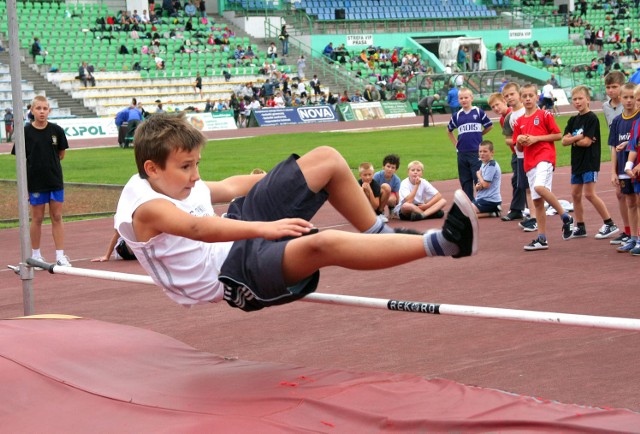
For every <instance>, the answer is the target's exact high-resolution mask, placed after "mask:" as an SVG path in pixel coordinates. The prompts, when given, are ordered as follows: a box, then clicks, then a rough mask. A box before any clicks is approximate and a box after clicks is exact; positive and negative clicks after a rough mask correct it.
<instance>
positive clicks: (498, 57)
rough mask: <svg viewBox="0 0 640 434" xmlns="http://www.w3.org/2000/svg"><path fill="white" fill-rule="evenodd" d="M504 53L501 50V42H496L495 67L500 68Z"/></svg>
mask: <svg viewBox="0 0 640 434" xmlns="http://www.w3.org/2000/svg"><path fill="white" fill-rule="evenodd" d="M503 58H504V53H503V52H502V44H500V43H498V44H496V69H502V59H503Z"/></svg>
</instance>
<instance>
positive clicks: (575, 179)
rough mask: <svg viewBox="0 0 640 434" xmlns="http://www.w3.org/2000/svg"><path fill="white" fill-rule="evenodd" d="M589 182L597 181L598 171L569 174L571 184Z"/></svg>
mask: <svg viewBox="0 0 640 434" xmlns="http://www.w3.org/2000/svg"><path fill="white" fill-rule="evenodd" d="M591 182H598V172H584V173H577V174H575V175H574V174H573V173H572V174H571V185H581V184H589V183H591Z"/></svg>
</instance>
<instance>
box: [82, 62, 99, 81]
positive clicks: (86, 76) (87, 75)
mask: <svg viewBox="0 0 640 434" xmlns="http://www.w3.org/2000/svg"><path fill="white" fill-rule="evenodd" d="M78 79H79V80H80V81H81V82H82V85H83V86H84V87H87V82H89V83H91V86H95V85H96V79H95V77H94V76H93V74H92V73H91V70H90V69H89V67H88V66H87V62H82V65H80V67H79V68H78Z"/></svg>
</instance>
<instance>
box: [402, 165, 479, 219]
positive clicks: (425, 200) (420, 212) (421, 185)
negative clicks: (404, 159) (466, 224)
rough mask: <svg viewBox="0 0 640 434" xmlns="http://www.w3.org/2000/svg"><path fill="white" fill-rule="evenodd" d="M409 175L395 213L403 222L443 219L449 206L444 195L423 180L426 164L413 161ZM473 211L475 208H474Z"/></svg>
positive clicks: (403, 183) (408, 168)
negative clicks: (446, 206) (445, 209)
mask: <svg viewBox="0 0 640 434" xmlns="http://www.w3.org/2000/svg"><path fill="white" fill-rule="evenodd" d="M407 172H408V175H409V176H407V177H406V178H405V179H403V180H402V183H401V184H400V198H399V202H398V205H397V206H396V209H395V210H394V213H396V214H397V215H398V217H400V219H401V220H411V221H417V220H424V219H428V218H442V217H444V211H442V208H444V206H445V205H446V204H447V201H446V199H445V198H443V197H442V194H441V193H440V192H439V191H438V190H436V188H435V187H434V186H433V185H431V183H430V182H429V181H427V180H426V179H424V178H423V174H424V164H422V163H421V162H420V161H412V162H411V163H409V165H408V166H407ZM472 209H473V208H472Z"/></svg>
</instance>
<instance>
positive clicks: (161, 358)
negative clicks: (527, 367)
mask: <svg viewBox="0 0 640 434" xmlns="http://www.w3.org/2000/svg"><path fill="white" fill-rule="evenodd" d="M0 391H1V392H2V396H3V399H2V400H0V414H2V415H3V416H2V426H3V428H2V429H3V431H5V432H25V431H30V432H67V433H70V432H98V433H99V432H155V433H158V432H181V433H186V432H205V431H206V432H212V430H224V431H225V432H260V433H266V432H297V433H300V432H352V433H355V432H381V431H384V432H393V431H405V432H418V431H429V432H442V431H449V432H450V431H464V432H486V431H510V432H514V431H515V432H518V431H522V432H524V431H536V432H601V431H607V432H632V431H635V430H637V429H638V427H640V414H638V413H634V412H631V411H629V410H618V409H598V408H593V407H583V406H577V405H567V404H561V403H558V402H552V401H541V400H538V399H534V398H531V397H526V396H521V395H516V394H510V393H505V392H501V391H498V390H493V389H485V388H480V387H470V386H464V385H462V384H459V383H456V382H454V381H450V380H444V379H432V380H427V379H424V378H421V377H418V376H415V375H410V374H392V373H376V372H369V373H358V372H350V371H346V370H338V369H319V368H304V367H299V366H293V365H287V364H276V363H266V362H248V361H243V360H238V359H225V358H223V357H219V356H216V355H213V354H210V353H206V352H202V351H198V350H196V349H194V348H192V347H189V346H188V345H185V344H183V343H181V342H179V341H177V340H175V339H173V338H170V337H168V336H165V335H162V334H159V333H155V332H152V331H148V330H142V329H139V328H135V327H130V326H124V325H117V324H112V323H108V322H103V321H96V320H89V319H32V318H27V319H16V320H3V321H0Z"/></svg>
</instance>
